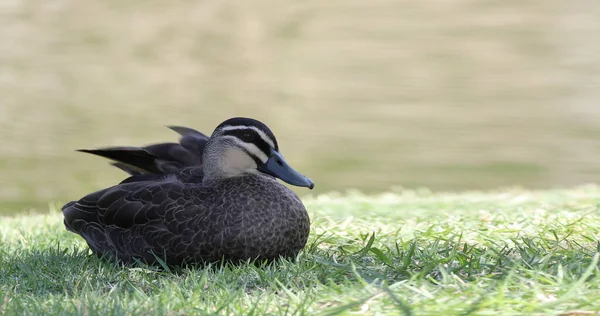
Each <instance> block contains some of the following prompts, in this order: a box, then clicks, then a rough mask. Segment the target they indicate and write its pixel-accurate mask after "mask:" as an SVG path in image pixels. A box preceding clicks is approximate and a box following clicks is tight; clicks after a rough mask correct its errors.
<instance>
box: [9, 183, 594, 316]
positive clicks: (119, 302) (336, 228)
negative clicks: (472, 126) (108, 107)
mask: <svg viewBox="0 0 600 316" xmlns="http://www.w3.org/2000/svg"><path fill="white" fill-rule="evenodd" d="M304 200H305V203H306V205H307V208H308V209H309V211H310V214H311V218H312V228H313V230H312V233H311V238H310V240H309V243H308V245H307V247H306V249H305V251H304V252H303V253H301V255H300V256H299V258H298V260H297V262H279V263H277V264H274V265H271V266H259V267H257V266H254V265H252V264H248V265H242V266H226V267H213V268H199V267H195V268H194V267H185V268H180V269H170V270H165V269H159V268H150V267H144V266H136V267H123V266H119V265H115V264H112V263H110V262H104V261H102V260H100V259H97V258H96V257H93V256H91V255H89V254H88V252H87V248H86V246H85V243H84V242H83V241H82V240H81V239H80V238H79V237H78V236H76V235H74V234H71V233H68V232H67V231H65V230H64V228H63V226H62V217H61V214H60V213H59V212H58V211H56V210H51V212H50V213H49V214H47V215H33V216H22V217H14V218H9V217H3V218H0V267H1V269H2V270H1V271H2V273H0V291H1V294H0V313H3V314H4V313H7V314H41V313H44V314H47V313H51V314H59V313H67V314H73V313H74V314H85V315H121V314H142V315H146V314H149V313H156V314H169V315H179V314H219V315H239V314H250V315H263V314H265V313H266V314H274V315H279V314H295V315H302V314H304V315H313V314H323V315H336V314H344V315H345V314H359V313H360V314H367V315H375V314H379V315H382V314H383V315H398V314H415V315H422V314H432V315H454V314H469V313H472V314H476V315H489V314H501V315H511V314H513V315H522V314H534V313H539V314H560V313H566V312H573V311H579V312H593V311H595V312H600V279H599V277H600V266H599V264H598V259H599V257H598V256H599V255H598V251H599V249H598V248H599V242H598V239H599V237H600V209H599V202H600V187H596V186H588V187H579V188H575V189H571V190H555V191H539V192H531V191H524V190H518V189H512V190H504V191H498V192H490V193H480V192H465V193H462V194H443V193H439V194H437V193H436V194H434V193H431V192H429V191H427V190H422V191H398V192H396V193H386V194H381V195H362V194H360V193H357V192H350V193H347V194H328V195H323V196H318V197H307V198H305V199H304Z"/></svg>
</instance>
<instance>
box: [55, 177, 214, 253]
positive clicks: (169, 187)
mask: <svg viewBox="0 0 600 316" xmlns="http://www.w3.org/2000/svg"><path fill="white" fill-rule="evenodd" d="M186 190H189V188H186V187H185V186H184V185H183V184H182V183H179V182H176V181H171V182H163V183H149V182H134V183H126V184H120V185H116V186H113V187H111V188H108V189H105V190H101V191H97V192H95V193H91V194H89V195H87V196H85V197H83V198H82V199H80V200H79V201H73V202H70V203H67V204H66V205H65V206H64V207H63V209H62V212H63V215H64V224H65V226H66V228H67V229H68V230H70V231H72V232H75V233H77V234H79V235H81V236H82V237H83V238H84V239H85V240H86V241H87V243H88V245H89V246H90V248H91V249H92V250H93V251H94V253H96V254H98V255H108V256H111V257H114V258H116V259H118V260H121V261H123V262H132V261H133V260H134V259H133V258H138V259H140V260H142V261H145V262H155V255H156V256H158V257H159V258H161V257H163V256H166V257H168V258H172V259H175V261H178V260H184V259H185V257H186V253H187V252H186V251H187V250H188V247H190V245H192V243H193V241H194V237H195V235H197V234H198V232H199V231H198V223H197V221H198V218H201V217H202V216H203V212H205V210H204V209H203V208H202V207H201V206H199V205H196V204H194V203H193V200H194V199H197V198H205V197H203V196H202V192H197V193H195V194H194V195H193V198H192V197H191V195H190V194H188V193H189V192H188V193H186ZM200 191H201V190H200ZM207 229H210V228H207ZM207 233H214V232H207ZM198 246H201V245H197V244H196V243H194V246H193V247H198ZM154 249H162V250H163V251H164V252H165V253H153V250H154Z"/></svg>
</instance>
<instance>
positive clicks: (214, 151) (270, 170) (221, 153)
mask: <svg viewBox="0 0 600 316" xmlns="http://www.w3.org/2000/svg"><path fill="white" fill-rule="evenodd" d="M202 160H203V169H204V174H205V179H206V180H207V181H210V180H214V179H222V178H228V177H235V176H240V175H243V174H246V173H263V174H267V175H269V176H273V177H276V178H279V179H281V180H283V181H284V182H287V183H289V184H291V185H295V186H299V187H307V188H309V189H312V188H313V187H314V184H313V182H312V181H311V180H310V179H309V178H308V177H306V176H305V175H303V174H301V173H299V172H298V171H296V170H294V168H292V167H291V166H290V165H288V163H287V162H286V161H285V159H283V156H282V155H281V153H280V152H279V146H278V145H277V139H276V138H275V135H273V132H271V130H270V129H269V128H268V127H267V126H266V125H265V124H263V123H261V122H259V121H257V120H254V119H251V118H243V117H236V118H231V119H228V120H226V121H225V122H223V123H221V124H219V126H217V128H216V129H215V131H214V132H213V134H212V135H211V137H210V140H209V141H208V143H207V144H206V148H205V149H204V154H203V158H202Z"/></svg>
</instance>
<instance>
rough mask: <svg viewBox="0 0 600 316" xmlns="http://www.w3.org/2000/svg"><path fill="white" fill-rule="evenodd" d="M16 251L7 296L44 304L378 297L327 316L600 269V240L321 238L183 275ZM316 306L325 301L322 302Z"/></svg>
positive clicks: (73, 252) (68, 252)
mask: <svg viewBox="0 0 600 316" xmlns="http://www.w3.org/2000/svg"><path fill="white" fill-rule="evenodd" d="M7 249H9V248H7ZM7 249H0V254H2V255H1V258H0V266H1V267H2V274H1V276H0V283H1V284H2V289H3V292H5V293H6V292H12V293H14V294H19V295H30V296H35V297H40V298H44V297H48V296H51V295H66V296H67V297H73V296H77V295H79V294H78V293H82V292H83V293H85V292H86V291H88V292H90V293H95V295H102V294H110V293H111V292H112V291H114V289H115V288H119V291H120V293H123V292H125V293H143V294H144V295H153V294H159V293H160V292H161V291H163V290H164V288H165V287H167V288H168V287H169V286H173V284H178V285H180V286H184V287H192V288H193V287H199V288H208V287H216V286H221V287H223V288H225V289H237V290H243V291H244V292H245V293H247V294H256V293H258V294H260V293H263V292H265V291H272V292H274V293H278V292H281V291H283V292H286V293H292V294H290V295H296V294H297V293H301V292H310V291H314V288H315V287H316V286H317V285H323V286H326V287H330V288H334V289H335V288H364V289H366V288H370V289H371V290H369V291H366V292H364V295H363V296H362V297H360V298H357V299H356V300H353V301H352V302H350V303H347V304H344V305H342V306H336V307H335V308H332V309H331V310H327V311H326V314H339V313H342V312H343V311H345V310H348V309H352V308H356V306H359V305H361V304H362V303H363V302H365V301H367V300H369V299H370V298H372V297H373V296H374V295H378V294H383V295H387V296H388V297H389V298H390V299H391V301H392V302H393V303H394V304H396V306H397V308H398V310H399V311H400V312H401V313H404V314H407V315H408V314H411V309H410V307H409V305H408V303H406V302H405V301H404V300H403V299H402V298H401V297H399V296H398V295H397V293H398V291H397V290H398V289H397V287H398V286H399V285H401V284H403V283H410V282H413V283H417V284H423V283H427V284H429V285H432V286H437V285H440V286H444V285H449V284H456V283H461V284H468V283H469V282H473V281H478V282H481V281H482V280H487V281H489V282H490V284H494V283H496V284H498V283H501V282H503V280H504V279H505V278H507V277H509V276H514V275H515V274H518V275H519V276H520V277H532V278H533V277H534V276H535V275H539V274H540V273H543V274H544V275H555V274H557V273H558V272H559V270H560V273H561V274H562V275H563V276H565V277H572V278H574V279H577V278H580V277H582V276H585V273H586V271H587V270H589V267H590V265H591V264H593V265H596V266H597V264H598V262H597V257H595V256H594V255H595V253H596V252H597V251H598V245H597V244H596V245H594V244H593V242H592V241H591V243H590V244H589V245H581V244H578V243H576V242H572V241H569V240H567V239H556V240H547V239H542V238H529V237H527V238H526V237H523V238H520V239H513V240H507V241H506V242H504V244H502V245H500V244H497V243H492V242H489V243H488V244H485V245H483V244H474V245H470V244H468V243H466V242H463V241H461V236H460V235H456V236H454V237H451V238H438V239H433V240H432V239H430V238H423V239H420V238H416V239H411V240H407V241H402V240H399V241H396V242H394V243H393V244H389V243H386V242H385V241H384V240H381V239H379V238H378V237H377V236H376V235H375V234H370V235H363V236H362V239H361V240H357V239H347V240H346V239H340V238H339V237H336V236H334V235H329V236H325V235H321V236H317V237H316V238H313V241H312V242H311V243H310V244H309V245H307V247H306V248H305V250H304V252H302V253H301V254H300V255H299V257H298V258H297V259H296V260H294V261H290V260H283V259H282V260H279V261H276V262H273V263H268V264H259V263H256V262H247V263H244V264H237V265H234V264H216V265H215V264H213V265H208V266H201V265H198V266H182V267H165V266H160V265H158V266H147V265H144V264H141V263H138V264H132V265H123V264H118V263H115V262H112V261H109V260H106V259H102V258H98V257H96V256H95V255H92V254H91V253H90V252H89V251H88V250H87V249H79V248H62V247H61V246H60V245H57V246H56V247H53V248H43V249H23V250H12V251H11V250H7ZM589 276H590V275H588V276H586V277H585V278H584V280H583V281H582V282H584V281H585V279H587V278H588V277H589ZM491 287H494V286H491ZM294 293H296V294H294ZM395 293H396V294H395ZM9 295H10V294H9ZM316 299H317V298H316V296H315V298H314V299H313V300H316ZM309 303H310V302H309V301H307V304H309Z"/></svg>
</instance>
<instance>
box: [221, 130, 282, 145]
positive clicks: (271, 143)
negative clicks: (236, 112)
mask: <svg viewBox="0 0 600 316" xmlns="http://www.w3.org/2000/svg"><path fill="white" fill-rule="evenodd" d="M241 129H251V130H253V131H255V132H257V133H258V136H260V138H262V140H264V141H265V142H266V143H267V144H269V146H271V147H272V148H275V143H274V142H273V140H272V139H271V137H269V136H267V134H265V132H263V131H262V130H260V129H259V128H257V127H256V126H246V125H238V126H225V127H223V128H221V130H222V131H235V130H241Z"/></svg>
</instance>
